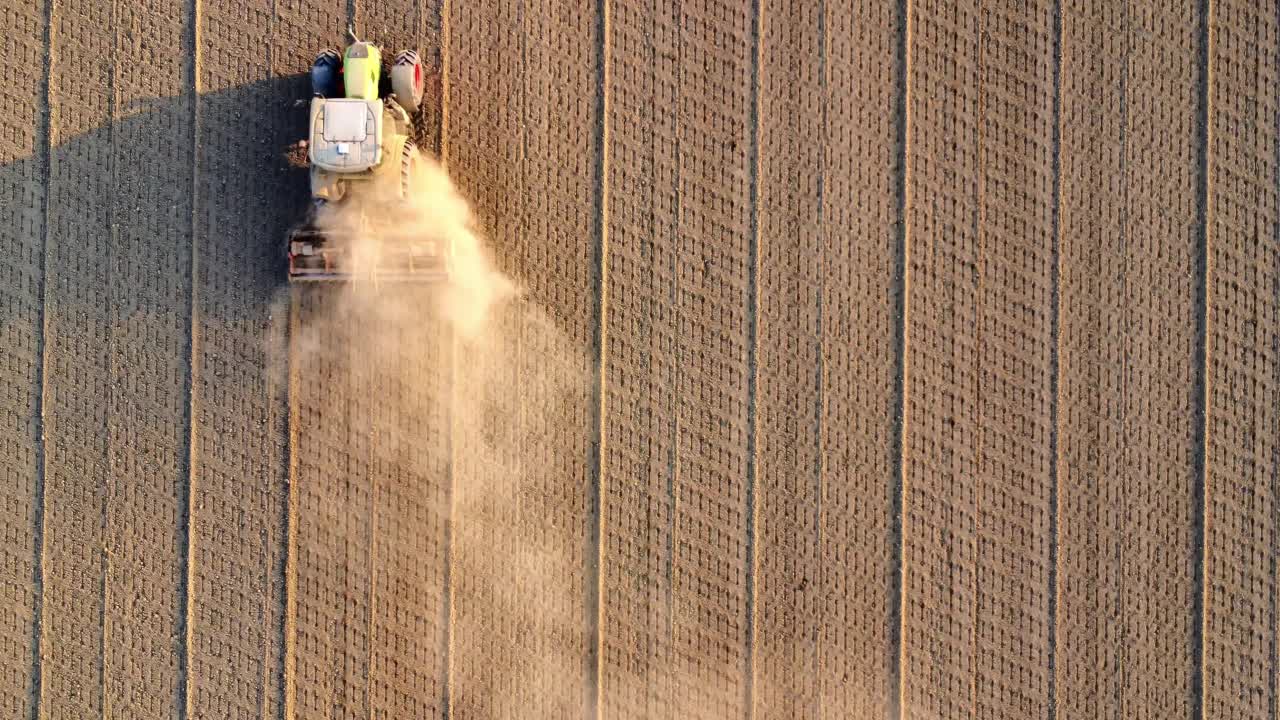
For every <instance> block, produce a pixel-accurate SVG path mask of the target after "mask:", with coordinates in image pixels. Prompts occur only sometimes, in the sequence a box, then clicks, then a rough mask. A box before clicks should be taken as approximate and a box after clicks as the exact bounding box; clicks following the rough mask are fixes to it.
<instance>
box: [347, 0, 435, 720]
mask: <svg viewBox="0 0 1280 720" xmlns="http://www.w3.org/2000/svg"><path fill="white" fill-rule="evenodd" d="M353 9H354V18H355V24H356V28H357V34H359V35H360V36H361V37H362V38H364V37H366V36H368V38H369V39H372V40H373V41H374V42H376V43H378V44H379V46H380V47H381V48H382V49H383V52H384V57H385V59H386V60H387V61H388V62H390V61H391V60H392V59H393V58H394V57H395V55H396V54H397V53H399V52H400V51H401V50H405V49H413V50H417V51H418V53H419V55H420V56H421V58H422V61H423V65H424V68H425V69H426V70H428V71H429V72H430V71H433V70H434V71H437V72H438V69H439V67H440V20H441V6H440V2H439V0H405V1H402V2H396V3H369V2H362V1H361V2H356V3H354V4H353ZM439 102H440V95H439V87H438V85H437V84H435V83H429V84H428V87H427V88H426V93H425V95H424V98H423V101H422V113H421V115H420V117H419V118H418V122H417V127H416V128H415V141H416V142H417V144H418V146H419V148H420V149H421V150H422V151H423V153H424V155H435V154H436V153H437V152H438V148H439V137H440V130H439V117H440V107H439ZM381 293H382V294H383V296H384V297H386V296H390V295H394V296H395V298H394V300H390V301H388V302H386V303H379V304H378V307H379V311H378V312H374V313H371V315H372V316H371V317H368V318H366V319H365V321H364V322H360V323H357V325H356V327H355V328H353V330H354V331H356V332H357V334H358V335H359V336H361V337H363V340H362V341H360V342H358V343H357V344H356V347H359V348H361V352H362V353H363V355H364V358H361V359H358V360H357V361H356V362H357V367H359V368H360V369H361V373H362V376H361V379H362V381H363V382H362V383H360V386H359V387H357V388H356V396H357V397H369V398H376V399H374V400H373V401H372V402H371V405H370V409H369V413H368V417H367V418H366V419H367V421H368V429H369V432H370V437H371V440H372V442H371V445H370V448H369V458H370V463H369V473H370V483H371V504H370V508H371V511H370V512H371V515H370V523H371V531H370V541H371V546H370V561H369V565H370V582H371V589H370V602H369V627H368V634H369V651H370V655H369V676H368V685H369V689H368V693H369V712H370V714H371V716H373V717H406V716H411V717H427V716H436V715H440V714H441V712H442V707H443V701H444V698H445V688H444V685H445V682H446V678H445V671H446V668H445V665H444V662H445V655H444V645H445V642H446V639H447V634H446V633H447V628H446V627H445V623H444V622H443V621H444V619H445V617H446V616H445V615H444V614H443V608H444V603H445V597H444V596H445V591H446V588H445V558H446V557H447V550H446V542H447V535H446V528H447V521H448V502H449V454H450V450H449V448H450V442H451V440H450V434H449V431H448V423H449V403H448V398H449V388H450V383H451V373H452V368H451V367H450V365H449V362H450V360H451V353H450V352H449V343H450V339H451V336H450V334H449V332H448V328H447V327H446V326H445V324H444V322H443V321H442V320H441V319H440V318H439V317H438V316H437V315H436V314H435V313H432V312H430V311H429V308H430V307H431V305H432V303H433V302H436V301H437V298H436V295H437V293H435V292H433V291H432V290H431V289H427V288H417V287H409V286H403V285H401V286H397V287H385V288H383V290H382V291H381Z"/></svg>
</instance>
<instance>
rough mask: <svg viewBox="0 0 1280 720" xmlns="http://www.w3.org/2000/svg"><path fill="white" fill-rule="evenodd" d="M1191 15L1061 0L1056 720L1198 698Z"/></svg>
mask: <svg viewBox="0 0 1280 720" xmlns="http://www.w3.org/2000/svg"><path fill="white" fill-rule="evenodd" d="M1196 13H1197V10H1196V8H1195V7H1193V6H1189V5H1188V6H1184V7H1180V8H1171V7H1165V6H1164V5H1163V4H1160V3H1148V2H1136V3H1131V4H1129V5H1128V6H1116V5H1114V4H1111V3H1094V2H1084V1H1081V2H1064V3H1063V8H1062V35H1063V38H1062V46H1063V53H1062V71H1061V90H1062V105H1061V107H1062V115H1063V118H1064V123H1063V129H1062V137H1061V140H1062V149H1061V155H1060V159H1061V193H1062V207H1061V235H1060V240H1061V244H1060V254H1061V264H1060V269H1061V274H1062V276H1061V287H1060V308H1061V323H1060V326H1059V358H1060V362H1059V367H1060V374H1061V384H1060V392H1059V395H1060V398H1061V405H1060V407H1059V417H1060V418H1062V420H1063V422H1062V423H1061V424H1060V427H1059V444H1058V447H1059V455H1060V459H1059V471H1060V472H1059V487H1060V488H1061V489H1062V492H1061V494H1060V497H1059V523H1058V528H1059V538H1058V558H1059V563H1058V577H1057V580H1058V586H1059V592H1058V599H1059V603H1058V606H1057V629H1058V632H1057V651H1058V662H1057V663H1056V668H1055V672H1056V674H1057V678H1056V681H1055V687H1056V691H1057V696H1058V703H1057V715H1058V717H1059V718H1077V717H1091V718H1093V717H1116V718H1118V717H1125V718H1148V717H1170V716H1187V715H1189V713H1191V712H1192V709H1193V705H1194V702H1195V699H1194V696H1195V691H1194V689H1193V683H1194V676H1195V674H1196V665H1197V662H1198V661H1197V659H1196V658H1195V657H1194V652H1193V649H1192V639H1193V633H1194V632H1195V630H1194V628H1193V625H1194V624H1195V623H1196V618H1195V613H1194V611H1193V609H1194V607H1195V604H1196V603H1195V596H1196V595H1197V594H1198V593H1199V592H1200V587H1199V585H1198V583H1197V582H1196V580H1195V576H1194V572H1195V571H1194V567H1195V565H1196V563H1197V558H1198V556H1199V552H1198V549H1196V548H1194V547H1193V539H1192V527H1193V522H1192V521H1193V517H1194V515H1195V513H1196V510H1195V508H1196V507H1198V506H1199V504H1200V502H1201V498H1200V497H1198V496H1197V494H1196V491H1195V490H1196V488H1197V486H1198V484H1199V481H1198V479H1197V477H1196V466H1195V465H1196V463H1195V448H1196V446H1197V444H1198V439H1197V438H1198V436H1199V431H1200V422H1199V420H1198V418H1197V417H1196V416H1195V412H1194V411H1195V407H1196V403H1197V402H1198V401H1197V399H1196V397H1197V394H1198V393H1199V387H1198V385H1197V375H1198V374H1199V371H1198V370H1197V368H1196V362H1197V358H1198V355H1197V347H1196V346H1197V342H1198V340H1197V333H1196V313H1197V308H1198V307H1199V304H1200V299H1199V296H1198V294H1197V285H1198V283H1199V280H1198V279H1197V278H1198V264H1199V259H1198V258H1199V256H1200V247H1201V238H1200V233H1199V230H1198V228H1199V227H1200V223H1201V218H1200V206H1199V203H1198V201H1197V197H1198V192H1199V189H1198V188H1199V175H1198V172H1199V170H1198V163H1199V160H1198V152H1197V149H1196V148H1197V137H1198V136H1199V131H1198V129H1197V126H1196V118H1197V107H1198V106H1199V104H1200V98H1199V90H1200V84H1199V83H1200V73H1201V70H1200V67H1199V58H1200V57H1201V52H1200V49H1199V47H1198V43H1199V42H1200V27H1201V21H1200V18H1198V17H1197V15H1196Z"/></svg>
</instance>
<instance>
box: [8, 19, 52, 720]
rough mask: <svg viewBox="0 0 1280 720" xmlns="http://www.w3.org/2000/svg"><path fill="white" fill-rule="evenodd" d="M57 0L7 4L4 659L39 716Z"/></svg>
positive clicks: (21, 712) (18, 692)
mask: <svg viewBox="0 0 1280 720" xmlns="http://www.w3.org/2000/svg"><path fill="white" fill-rule="evenodd" d="M54 10H55V9H54V7H53V4H52V3H51V2H48V0H43V1H37V2H6V3H3V4H0V18H3V22H4V26H5V28H6V31H5V33H4V37H3V39H0V47H2V48H3V49H4V52H5V55H6V56H8V57H23V58H30V59H31V61H30V62H26V63H15V64H10V65H8V67H7V68H6V71H5V73H4V77H3V82H0V103H2V104H3V125H2V127H3V133H0V367H2V368H3V369H4V372H3V374H2V375H0V448H3V452H2V453H0V478H4V481H3V482H0V507H3V508H4V513H3V514H2V515H0V533H3V538H4V540H3V542H2V543H0V578H3V582H0V604H3V606H4V608H5V611H4V613H3V619H2V622H0V643H3V645H4V647H5V648H7V652H5V653H4V657H3V659H0V675H2V676H3V680H0V697H3V698H5V701H4V704H3V706H2V707H4V709H5V710H6V711H8V712H9V713H10V715H11V716H12V717H21V718H30V717H35V713H36V712H37V710H38V708H39V704H40V699H41V695H42V692H43V684H44V679H43V674H44V673H43V668H42V659H41V655H40V653H41V648H42V647H43V645H44V644H45V643H46V642H47V640H46V639H45V638H44V634H45V629H44V624H43V621H42V616H43V615H44V613H45V611H44V605H46V604H47V602H48V599H47V598H46V597H45V594H46V591H47V590H46V585H45V582H46V578H47V574H48V573H47V567H48V557H47V554H48V542H47V534H46V532H45V530H44V528H45V526H46V525H47V524H48V521H47V515H48V510H47V508H48V489H47V488H48V475H47V471H46V467H47V464H48V457H49V446H48V442H47V437H48V428H47V427H46V423H45V418H44V413H45V408H46V407H47V406H48V391H49V387H48V376H49V369H50V365H49V361H50V356H49V349H50V348H49V343H48V332H47V330H48V326H47V315H48V310H47V307H46V303H45V297H46V294H47V293H46V289H47V286H48V267H47V266H48V264H49V262H50V260H51V259H54V258H51V256H50V250H51V249H52V247H51V246H50V243H49V237H50V234H51V231H50V224H49V221H48V218H49V197H48V185H49V180H50V178H51V176H52V175H51V173H52V160H53V158H52V149H51V145H52V142H53V141H54V137H53V132H54V128H53V126H52V122H51V117H50V114H49V108H50V99H51V93H52V90H51V88H52V82H53V78H52V67H53V63H54V55H53V43H54V42H56V36H55V35H54V34H53V23H54V22H55V20H56V15H55V12H54Z"/></svg>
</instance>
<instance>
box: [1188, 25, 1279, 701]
mask: <svg viewBox="0 0 1280 720" xmlns="http://www.w3.org/2000/svg"><path fill="white" fill-rule="evenodd" d="M1210 8H1211V15H1210V17H1209V18H1208V26H1209V28H1210V30H1209V32H1210V33H1211V35H1210V38H1211V42H1210V45H1209V47H1208V51H1209V56H1208V62H1209V75H1210V79H1211V84H1210V85H1209V88H1208V91H1209V96H1208V100H1209V112H1208V137H1209V140H1208V143H1207V145H1206V148H1205V151H1206V152H1207V153H1208V165H1207V168H1206V171H1207V196H1206V198H1205V200H1206V208H1207V211H1208V216H1207V218H1206V234H1207V242H1208V245H1207V258H1206V259H1207V270H1208V273H1207V277H1206V283H1205V292H1206V301H1205V311H1206V315H1207V317H1206V329H1207V332H1206V337H1205V362H1206V367H1205V382H1206V386H1207V387H1206V392H1205V413H1206V416H1205V448H1204V452H1205V456H1204V462H1205V467H1204V471H1205V476H1204V478H1205V486H1204V500H1205V507H1204V513H1205V515H1204V545H1203V552H1204V575H1203V578H1204V592H1205V594H1204V607H1203V609H1204V636H1203V641H1204V644H1203V666H1202V667H1203V682H1204V704H1203V711H1204V717H1207V718H1210V717H1231V718H1242V719H1243V718H1258V719H1261V718H1274V717H1275V714H1274V713H1275V707H1276V702H1277V697H1276V687H1275V682H1276V644H1277V640H1276V623H1277V612H1276V600H1277V596H1278V595H1280V588H1278V587H1277V577H1276V559H1277V554H1280V545H1278V543H1280V537H1278V536H1277V534H1276V533H1277V527H1276V524H1275V523H1276V520H1275V518H1276V517H1277V514H1278V513H1280V496H1278V495H1277V485H1276V478H1277V477H1278V476H1280V436H1277V427H1278V423H1280V409H1278V408H1280V354H1278V353H1277V346H1278V345H1280V295H1277V293H1276V283H1277V282H1278V281H1280V280H1278V279H1280V249H1277V247H1276V245H1275V242H1274V238H1275V237H1276V235H1277V232H1280V218H1278V217H1277V210H1276V208H1277V181H1278V180H1280V177H1277V169H1276V158H1277V156H1278V154H1280V143H1278V141H1277V132H1276V124H1275V118H1276V113H1277V109H1278V108H1280V98H1278V97H1277V83H1278V82H1280V78H1278V77H1277V68H1276V49H1275V47H1273V46H1267V45H1260V44H1258V43H1257V42H1256V41H1255V40H1254V39H1253V38H1275V37H1277V32H1278V30H1280V27H1278V20H1280V18H1278V17H1277V5H1276V3H1274V2H1267V3H1254V2H1239V1H1236V0H1221V1H1218V2H1214V3H1213V4H1212V5H1211V6H1210ZM1237 28H1252V30H1251V31H1250V32H1249V33H1247V34H1242V33H1239V32H1237V31H1236V29H1237Z"/></svg>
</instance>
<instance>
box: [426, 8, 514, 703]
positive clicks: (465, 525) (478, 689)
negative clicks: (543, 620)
mask: <svg viewBox="0 0 1280 720" xmlns="http://www.w3.org/2000/svg"><path fill="white" fill-rule="evenodd" d="M447 12H448V16H447V18H446V19H445V25H446V27H447V29H448V35H447V36H445V37H444V38H443V43H444V46H443V51H442V52H443V54H444V55H445V57H446V58H448V60H447V63H448V64H447V66H446V67H447V71H448V73H449V76H448V77H446V78H445V79H444V80H443V82H444V85H445V87H447V88H448V93H449V94H448V96H447V98H446V99H445V101H444V102H445V107H446V108H447V109H446V112H447V113H448V116H449V118H451V119H452V121H451V122H449V123H448V124H447V126H446V127H444V128H442V131H441V132H442V137H441V145H442V152H443V153H444V154H445V155H446V156H447V158H448V171H449V173H450V175H451V176H452V177H453V179H454V181H455V182H456V183H457V185H458V189H459V191H460V192H461V193H462V194H463V195H464V196H466V197H467V199H468V200H469V201H470V203H471V204H472V209H473V212H474V213H475V216H476V218H477V221H478V224H479V225H480V227H481V229H482V232H483V234H484V236H485V238H486V239H487V240H488V242H489V244H490V246H491V247H493V248H495V251H497V252H498V253H499V254H500V257H501V260H500V261H499V264H500V265H501V269H502V270H503V271H504V272H509V271H510V269H511V264H510V255H511V254H512V253H514V252H516V250H515V247H516V246H518V244H519V243H520V242H521V238H520V232H521V228H522V221H523V220H524V217H523V211H524V207H523V202H522V201H523V195H522V191H523V189H524V187H523V179H524V166H523V163H522V154H521V146H520V144H519V139H520V137H521V133H520V130H519V128H520V120H521V112H522V111H523V106H522V100H523V92H522V91H523V87H522V85H521V82H520V75H519V73H520V72H521V71H522V70H523V68H524V64H523V62H522V59H523V58H522V56H521V52H520V50H521V47H522V38H521V35H520V22H521V7H520V4H519V3H515V2H504V1H502V0H486V1H484V2H479V3H449V5H448V7H447ZM455 58H463V60H462V61H460V62H453V60H454V59H455ZM454 118H456V119H454ZM498 248H501V250H497V249H498ZM489 323H490V326H491V327H492V328H496V330H491V331H489V332H490V335H489V336H488V337H485V338H482V340H484V341H486V342H480V343H471V344H468V343H466V342H464V340H463V339H462V338H461V337H455V340H454V342H455V349H454V353H455V354H454V357H455V365H454V375H453V382H454V386H453V390H452V401H453V403H452V418H451V426H452V430H451V432H452V442H453V447H452V457H453V465H452V470H453V478H452V481H453V485H452V498H451V505H452V515H451V529H450V531H451V543H450V563H451V566H450V588H449V594H450V597H451V600H450V613H451V618H450V629H449V633H450V646H449V688H448V693H449V700H448V702H449V704H448V707H447V709H446V712H447V713H448V715H449V716H450V717H473V716H474V717H493V718H501V717H508V716H517V715H518V714H519V713H520V712H521V711H522V710H528V709H530V708H533V707H537V705H536V703H537V700H536V697H535V696H536V695H537V694H538V689H537V688H534V687H530V685H529V684H528V683H527V682H521V681H520V679H523V678H527V673H528V672H529V667H528V666H527V660H528V658H529V657H530V655H531V650H530V647H529V643H530V642H531V641H532V638H533V635H534V634H533V633H531V632H529V629H528V628H527V627H524V626H523V625H521V624H520V623H517V622H515V621H514V618H515V617H516V616H517V613H518V607H519V605H520V604H521V603H522V602H523V598H521V597H520V596H521V592H522V590H521V589H520V587H519V580H520V575H519V568H517V567H516V559H517V558H518V557H519V554H520V545H519V543H520V541H521V540H522V539H523V538H521V537H520V536H519V535H518V534H517V533H518V525H517V523H518V517H517V516H516V515H515V503H516V500H515V498H517V497H518V494H519V491H520V487H519V481H520V477H521V476H520V471H521V469H522V468H521V466H520V462H519V461H520V450H521V449H520V448H519V447H518V446H517V442H518V432H519V422H520V418H519V415H518V414H519V412H520V392H519V390H518V388H519V385H518V376H517V364H518V362H519V361H518V358H519V357H520V352H521V348H520V347H519V338H518V335H517V328H518V325H517V317H516V315H515V310H514V309H512V308H510V307H506V308H502V309H501V310H500V311H499V312H498V313H497V314H496V315H494V316H491V317H490V318H489Z"/></svg>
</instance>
